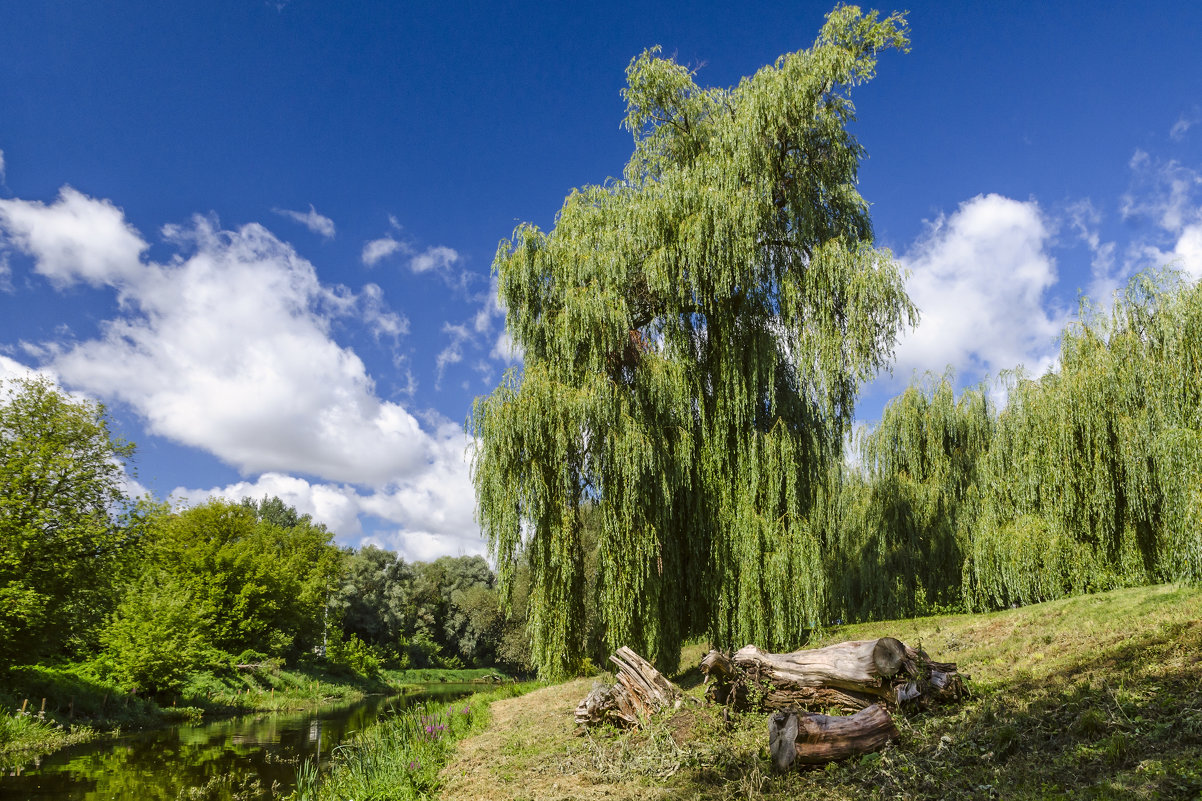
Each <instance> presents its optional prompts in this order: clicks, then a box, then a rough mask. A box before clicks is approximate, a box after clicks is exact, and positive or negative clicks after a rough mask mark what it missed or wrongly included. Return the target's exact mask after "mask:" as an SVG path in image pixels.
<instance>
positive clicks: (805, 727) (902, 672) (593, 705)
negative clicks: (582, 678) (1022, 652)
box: [576, 637, 968, 770]
mask: <svg viewBox="0 0 1202 801" xmlns="http://www.w3.org/2000/svg"><path fill="white" fill-rule="evenodd" d="M610 660H611V661H613V663H614V664H615V665H617V667H618V673H617V682H616V683H615V684H614V685H613V686H612V687H604V686H601V685H598V686H595V687H594V688H593V691H592V692H590V693H589V695H588V697H586V698H585V699H584V700H583V701H581V703H580V705H579V706H578V707H577V708H576V721H577V722H578V723H581V724H586V725H589V724H595V723H601V722H605V721H610V722H614V723H617V724H619V725H639V723H640V722H641V720H643V719H645V717H646V716H647V715H649V714H651V713H654V712H657V711H659V710H662V709H665V708H667V707H669V706H674V705H679V703H680V699H681V697H682V694H681V693H680V691H679V690H678V689H677V688H676V687H675V686H674V685H673V684H672V683H671V682H670V681H668V680H667V679H666V678H664V677H663V675H661V674H660V673H659V671H657V670H656V669H655V668H654V667H653V666H652V665H651V664H650V663H648V662H647V661H646V660H644V659H642V658H641V657H640V656H639V655H638V654H636V653H635V652H634V651H631V650H630V649H629V648H620V649H618V651H617V653H615V654H614V655H613V656H611V657H610ZM701 670H702V671H703V672H704V673H705V674H706V683H707V684H708V685H709V689H708V691H707V697H708V698H709V700H710V701H712V702H715V703H718V704H722V705H724V706H727V707H730V708H733V709H737V710H752V711H764V710H774V714H773V715H772V716H771V718H770V719H769V724H768V743H769V750H770V751H771V752H772V758H773V762H774V763H775V764H776V766H777V768H778V769H780V770H784V769H786V768H788V767H789V766H790V765H793V764H795V763H796V764H801V765H815V764H822V763H825V762H831V761H834V760H838V759H844V758H846V757H849V756H854V755H856V754H865V753H870V752H872V751H876V750H879V749H880V748H882V747H884V745H885V744H886V743H887V742H889V741H890V740H892V739H894V738H896V737H897V736H898V731H897V727H896V726H894V725H893V718H892V716H891V715H890V710H898V709H925V708H927V707H929V706H931V705H934V704H941V703H949V702H955V701H958V700H960V699H961V698H963V697H965V696H966V695H967V694H968V692H967V690H966V689H965V687H964V682H963V680H962V679H961V677H960V674H959V673H958V672H957V671H956V666H955V665H954V664H952V663H950V662H935V661H933V660H932V659H931V658H930V657H929V656H927V654H926V653H924V652H923V651H922V650H921V649H915V648H911V647H910V646H908V645H906V644H905V643H903V642H901V641H899V640H896V639H894V638H892V637H882V638H880V639H877V640H859V641H855V642H844V643H839V644H837V645H831V646H828V647H826V648H816V649H812V650H808V651H795V652H793V653H790V654H770V653H766V652H764V651H761V650H760V649H759V648H756V647H755V646H754V645H748V646H747V647H745V648H743V649H742V650H740V651H738V652H736V653H735V654H734V655H733V656H728V655H726V654H724V653H721V652H720V651H710V652H709V653H708V654H706V656H705V658H704V659H702V660H701ZM807 709H822V710H829V711H838V712H842V713H846V714H843V715H825V714H817V713H814V712H809V711H806V710H807Z"/></svg>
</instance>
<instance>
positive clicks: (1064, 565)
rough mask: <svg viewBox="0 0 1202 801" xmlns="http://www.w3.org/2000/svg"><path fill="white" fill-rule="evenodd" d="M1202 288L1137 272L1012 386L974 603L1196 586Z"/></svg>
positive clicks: (977, 551)
mask: <svg viewBox="0 0 1202 801" xmlns="http://www.w3.org/2000/svg"><path fill="white" fill-rule="evenodd" d="M1200 331H1202V287H1200V286H1199V285H1196V284H1195V285H1192V286H1191V285H1184V284H1182V283H1181V282H1180V279H1179V278H1178V277H1177V276H1176V275H1174V274H1172V273H1163V274H1149V275H1141V276H1137V277H1136V278H1135V279H1134V280H1133V281H1132V283H1131V285H1130V286H1129V287H1128V290H1127V292H1126V294H1125V295H1124V296H1122V297H1120V298H1118V299H1116V303H1115V305H1114V308H1113V309H1112V310H1111V311H1110V312H1109V313H1105V314H1103V313H1099V312H1095V311H1092V310H1090V309H1089V308H1088V307H1087V308H1084V309H1083V310H1082V322H1081V323H1079V324H1077V325H1074V326H1071V327H1070V328H1069V329H1068V330H1067V331H1065V333H1064V336H1063V338H1062V340H1061V351H1060V362H1061V364H1060V369H1059V371H1057V372H1055V373H1050V374H1048V375H1046V376H1044V377H1043V378H1041V379H1039V380H1021V379H1020V380H1018V381H1017V382H1016V383H1015V385H1014V386H1013V387H1012V388H1011V390H1010V400H1009V403H1008V405H1007V407H1006V409H1005V410H1004V411H1003V412H1002V413H1001V414H1000V415H999V416H998V422H997V430H996V435H995V437H994V443H993V446H992V447H991V448H990V449H989V452H988V454H987V455H986V457H985V459H984V460H983V463H982V466H981V472H982V475H981V491H980V498H981V512H980V522H979V525H978V526H977V527H976V529H975V531H976V536H975V537H974V539H973V542H972V544H971V547H970V549H969V552H968V559H967V561H966V564H965V571H964V592H965V596H966V598H967V599H968V600H969V601H970V602H971V603H972V604H973V605H974V606H976V607H979V608H988V607H996V606H998V605H1005V604H1008V603H1032V602H1035V601H1042V600H1048V599H1051V598H1057V597H1060V596H1061V595H1065V594H1071V593H1077V592H1085V591H1091V590H1101V589H1110V588H1113V587H1123V586H1133V585H1138V584H1146V583H1149V582H1157V581H1167V580H1178V581H1182V580H1183V581H1191V582H1198V581H1202V558H1200V557H1202V525H1200V524H1199V517H1198V515H1197V511H1198V509H1199V498H1200V495H1202V468H1200V467H1199V465H1202V337H1200V336H1199V333H1198V332H1200Z"/></svg>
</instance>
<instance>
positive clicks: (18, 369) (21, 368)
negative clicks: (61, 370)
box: [0, 354, 58, 384]
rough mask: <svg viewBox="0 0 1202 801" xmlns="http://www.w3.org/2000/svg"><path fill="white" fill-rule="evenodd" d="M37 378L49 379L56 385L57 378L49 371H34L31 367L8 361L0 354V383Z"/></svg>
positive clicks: (11, 360)
mask: <svg viewBox="0 0 1202 801" xmlns="http://www.w3.org/2000/svg"><path fill="white" fill-rule="evenodd" d="M38 376H42V377H45V378H49V379H50V380H51V381H54V382H55V383H56V384H57V383H58V377H57V376H55V375H54V374H53V373H52V372H50V371H49V370H35V369H34V368H32V367H27V366H25V365H23V364H21V363H20V362H18V361H16V360H15V359H10V358H8V357H7V356H4V355H2V354H0V383H3V382H5V381H13V380H16V379H29V378H37V377H38Z"/></svg>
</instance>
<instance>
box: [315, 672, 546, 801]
mask: <svg viewBox="0 0 1202 801" xmlns="http://www.w3.org/2000/svg"><path fill="white" fill-rule="evenodd" d="M534 686H537V685H534V684H529V683H528V684H507V685H503V686H501V687H499V688H497V689H494V690H491V691H489V692H484V693H477V694H475V695H472V696H470V697H468V698H466V699H463V700H459V701H453V702H450V703H444V704H418V705H415V706H412V707H407V708H404V709H402V710H400V711H398V712H396V713H395V714H392V715H388V716H385V717H382V718H380V719H379V720H377V722H376V724H375V725H374V726H372V727H370V728H368V729H367V730H365V731H363V732H360V733H359V734H357V735H356V736H355V737H354V738H353V739H352V740H351V741H350V742H348V743H346V744H344V745H341V746H339V747H338V748H336V749H335V751H334V756H333V762H332V764H331V765H330V767H329V770H328V771H327V772H325V773H321V772H319V771H318V770H317V768H316V766H314V765H313V764H312V763H306V764H305V765H303V766H302V767H301V769H300V771H299V772H298V775H297V789H296V792H295V793H294V794H293V796H292V798H293V799H296V801H324V800H325V799H347V798H356V799H368V798H388V799H395V801H407V800H408V799H419V798H432V797H434V795H435V794H436V793H437V791H438V789H439V788H440V787H441V785H442V778H441V775H440V772H441V769H442V767H443V765H444V764H445V762H446V758H447V755H448V754H449V753H450V752H451V751H452V750H453V749H454V748H455V745H456V743H457V742H458V741H459V740H461V739H463V738H464V737H466V736H468V735H469V734H471V733H473V732H475V731H479V730H480V729H481V728H483V727H484V726H485V725H486V724H487V722H488V720H489V704H491V703H492V702H493V701H496V700H499V699H502V698H512V697H515V696H517V695H521V694H522V693H525V692H528V691H529V690H530V689H532V688H533V687H534Z"/></svg>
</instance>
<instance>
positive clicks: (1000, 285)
mask: <svg viewBox="0 0 1202 801" xmlns="http://www.w3.org/2000/svg"><path fill="white" fill-rule="evenodd" d="M1052 233H1053V232H1052V230H1051V228H1050V225H1049V223H1048V222H1047V220H1046V219H1045V217H1044V215H1043V214H1042V212H1041V211H1040V209H1039V206H1038V204H1036V203H1035V202H1034V201H1028V202H1020V201H1017V200H1012V199H1010V198H1006V197H1002V196H1001V195H993V194H991V195H978V196H977V197H975V198H972V199H971V200H968V201H965V202H964V203H962V204H961V205H960V207H959V208H958V209H957V210H956V211H955V212H954V213H953V214H952V215H951V216H949V217H940V218H939V219H938V220H936V221H935V222H933V223H931V224H930V226H929V228H928V230H927V233H926V235H925V236H924V237H922V238H921V239H920V240H919V241H918V242H916V243H915V244H914V245H913V246H912V247H911V249H910V250H909V251H908V252H907V253H906V255H905V256H904V257H903V258H902V259H901V262H902V264H903V265H904V266H905V267H906V268H907V269H908V270H910V271H911V276H910V279H909V281H908V283H907V289H908V291H909V293H910V297H911V299H912V300H913V301H914V302H915V304H917V306H918V307H919V309H920V310H921V313H922V317H921V321H920V323H919V325H918V327H917V328H915V329H914V330H912V331H908V332H905V333H904V334H903V336H902V339H901V342H900V343H899V346H898V349H897V368H896V369H897V374H898V376H899V378H902V379H903V380H908V379H909V376H910V374H911V372H912V371H917V372H920V373H921V372H926V371H934V372H936V373H941V372H943V370H944V369H945V368H946V367H947V366H948V365H951V366H952V367H953V368H955V370H956V372H957V373H958V374H959V375H960V376H961V377H963V378H970V377H975V378H980V377H983V376H984V375H985V374H987V373H992V374H996V373H997V372H999V371H1000V370H1004V369H1009V368H1013V367H1015V366H1018V365H1024V366H1025V368H1026V369H1027V370H1028V371H1029V372H1030V373H1032V374H1034V375H1039V374H1041V373H1042V372H1044V371H1045V370H1046V369H1047V368H1048V367H1049V366H1051V365H1052V364H1053V359H1054V355H1055V346H1056V340H1057V337H1058V336H1059V334H1060V331H1061V329H1062V328H1063V325H1064V323H1065V321H1066V320H1067V317H1068V315H1067V313H1066V312H1065V311H1064V310H1062V309H1058V308H1056V307H1055V306H1054V305H1053V304H1052V303H1051V302H1050V300H1049V297H1048V290H1049V289H1050V288H1051V287H1052V285H1053V284H1055V283H1056V280H1057V271H1056V264H1055V261H1054V260H1053V259H1052V258H1051V257H1050V256H1049V255H1048V253H1047V247H1048V245H1049V243H1050V240H1051V237H1052Z"/></svg>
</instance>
